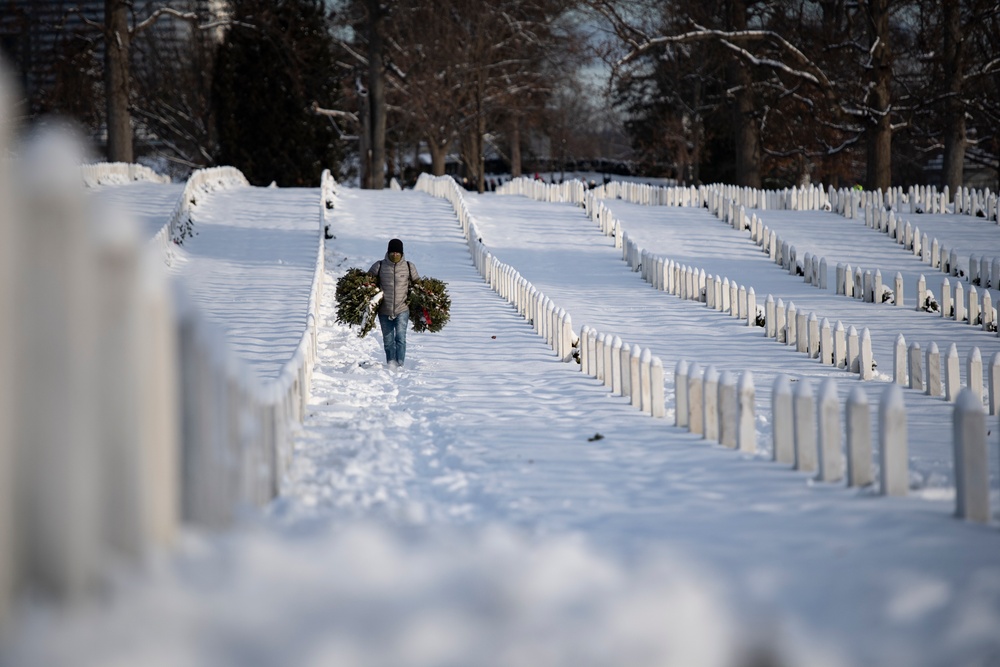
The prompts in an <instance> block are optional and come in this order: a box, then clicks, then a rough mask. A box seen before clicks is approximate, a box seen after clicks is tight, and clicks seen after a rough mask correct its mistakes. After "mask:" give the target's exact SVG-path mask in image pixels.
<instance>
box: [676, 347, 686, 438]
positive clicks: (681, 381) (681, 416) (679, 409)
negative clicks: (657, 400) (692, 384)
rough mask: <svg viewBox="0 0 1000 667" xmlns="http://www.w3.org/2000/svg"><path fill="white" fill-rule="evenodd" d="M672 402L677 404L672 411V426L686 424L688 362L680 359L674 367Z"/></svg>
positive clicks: (684, 425)
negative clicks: (673, 397)
mask: <svg viewBox="0 0 1000 667" xmlns="http://www.w3.org/2000/svg"><path fill="white" fill-rule="evenodd" d="M674 396H675V399H674V402H675V403H676V404H677V406H676V410H675V412H674V426H680V427H687V425H688V412H689V407H688V362H687V361H686V360H684V359H681V360H680V361H678V362H677V366H676V367H675V368H674Z"/></svg>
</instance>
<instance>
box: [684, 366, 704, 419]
mask: <svg viewBox="0 0 1000 667" xmlns="http://www.w3.org/2000/svg"><path fill="white" fill-rule="evenodd" d="M687 380H688V392H687V393H688V431H690V432H691V433H694V434H695V435H701V434H702V433H703V432H704V430H705V423H704V411H703V407H702V401H703V400H704V397H705V396H704V392H705V390H704V387H703V384H702V383H703V381H704V376H703V375H702V370H701V366H700V365H699V364H698V362H697V361H695V362H692V363H691V365H690V366H688V379H687Z"/></svg>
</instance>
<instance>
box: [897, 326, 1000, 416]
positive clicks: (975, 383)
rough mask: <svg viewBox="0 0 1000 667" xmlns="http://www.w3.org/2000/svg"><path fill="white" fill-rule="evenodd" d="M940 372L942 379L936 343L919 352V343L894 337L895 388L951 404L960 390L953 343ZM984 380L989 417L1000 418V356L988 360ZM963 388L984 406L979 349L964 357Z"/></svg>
mask: <svg viewBox="0 0 1000 667" xmlns="http://www.w3.org/2000/svg"><path fill="white" fill-rule="evenodd" d="M943 368H944V374H943V375H942V359H941V353H940V351H939V350H938V346H937V343H934V342H931V343H930V344H929V345H928V346H927V349H926V350H922V349H921V347H920V343H916V342H914V343H910V344H909V345H907V344H906V339H905V338H904V337H903V334H899V335H898V336H897V337H896V344H895V347H894V350H893V381H894V382H895V383H896V384H898V385H900V386H904V387H909V388H910V389H915V390H917V391H920V392H923V393H926V394H927V395H928V396H942V397H944V398H945V400H948V401H951V402H954V401H955V399H956V398H957V397H958V393H959V391H961V389H962V384H961V376H960V364H959V358H958V347H957V346H956V345H955V344H954V343H952V344H951V345H950V346H949V347H948V352H947V354H946V355H945V357H944V360H943ZM986 379H987V385H986V386H987V390H988V393H987V394H986V395H985V397H986V398H987V405H988V406H989V413H990V414H991V415H995V414H1000V352H997V353H995V354H994V355H993V357H992V358H991V359H990V362H989V366H988V368H987V378H986ZM942 381H943V382H942ZM965 386H966V387H967V388H968V389H969V390H970V391H972V393H973V395H975V396H976V397H978V398H979V402H980V403H982V402H983V398H984V394H983V358H982V355H981V354H980V352H979V348H978V347H973V348H972V349H971V350H969V354H968V355H967V356H966V359H965Z"/></svg>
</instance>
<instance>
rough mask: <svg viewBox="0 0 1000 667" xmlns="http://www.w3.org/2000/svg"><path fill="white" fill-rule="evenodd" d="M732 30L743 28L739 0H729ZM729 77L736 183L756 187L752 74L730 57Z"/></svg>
mask: <svg viewBox="0 0 1000 667" xmlns="http://www.w3.org/2000/svg"><path fill="white" fill-rule="evenodd" d="M730 10H731V21H732V26H733V29H734V30H746V29H747V9H746V4H745V2H744V1H743V0H733V2H732V4H731V5H730ZM730 78H731V79H732V82H733V87H734V88H735V89H736V92H735V95H736V102H735V104H734V105H733V110H734V114H733V123H734V127H735V146H734V148H735V152H736V184H737V185H741V186H744V187H751V188H759V187H760V185H761V180H760V160H761V155H760V128H759V127H758V125H757V121H756V119H755V118H754V112H755V110H756V109H755V105H754V99H753V73H752V72H751V71H750V69H749V67H747V66H746V65H745V64H743V63H742V62H740V61H739V59H737V58H733V59H732V64H731V65H730Z"/></svg>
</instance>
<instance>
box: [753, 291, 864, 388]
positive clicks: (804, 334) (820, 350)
mask: <svg viewBox="0 0 1000 667" xmlns="http://www.w3.org/2000/svg"><path fill="white" fill-rule="evenodd" d="M764 335H765V336H767V337H768V338H773V339H774V340H776V341H777V342H779V343H784V344H786V345H789V346H794V347H795V349H796V350H797V351H799V352H804V353H806V354H808V355H809V357H810V358H812V359H819V360H820V363H822V364H824V365H827V366H834V367H836V368H841V369H844V370H846V371H848V372H850V373H857V374H858V375H860V376H861V379H862V380H870V379H871V378H872V377H874V375H875V367H876V363H875V359H874V358H873V356H872V343H871V334H870V332H869V331H868V328H867V327H866V328H864V329H862V331H861V333H860V334H859V333H858V331H857V329H856V328H855V327H853V326H851V327H848V328H847V329H846V330H845V328H844V324H843V322H841V321H840V320H837V322H836V323H835V324H833V325H832V326H831V324H830V321H829V320H828V319H827V318H825V317H824V318H822V319H819V318H818V317H817V315H816V314H815V313H805V312H800V311H799V310H798V309H797V308H796V307H795V303H794V302H791V301H789V302H788V304H787V305H786V304H785V302H784V300H782V299H780V298H779V299H778V300H777V301H775V300H774V297H773V296H771V295H770V294H768V295H767V298H766V299H765V300H764Z"/></svg>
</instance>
